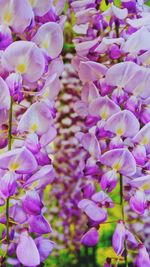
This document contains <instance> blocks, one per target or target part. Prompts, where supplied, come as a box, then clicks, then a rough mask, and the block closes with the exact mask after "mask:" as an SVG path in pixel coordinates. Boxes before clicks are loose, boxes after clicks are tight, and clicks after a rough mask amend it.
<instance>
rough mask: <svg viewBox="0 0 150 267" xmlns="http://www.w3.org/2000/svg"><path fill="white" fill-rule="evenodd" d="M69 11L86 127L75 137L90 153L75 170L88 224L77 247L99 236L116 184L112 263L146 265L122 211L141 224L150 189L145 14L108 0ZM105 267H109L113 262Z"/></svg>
mask: <svg viewBox="0 0 150 267" xmlns="http://www.w3.org/2000/svg"><path fill="white" fill-rule="evenodd" d="M71 6H72V9H73V10H74V12H75V15H76V24H75V25H74V31H75V32H76V34H77V37H76V39H75V40H74V43H75V48H76V56H75V57H74V59H73V60H72V65H73V66H74V68H75V69H76V71H77V72H78V75H79V78H80V80H81V82H82V84H83V87H82V91H81V99H80V100H79V101H77V102H76V104H75V106H74V109H75V111H76V113H77V114H78V115H80V116H81V117H82V118H83V119H84V122H85V127H86V131H84V132H78V133H77V134H76V138H77V140H78V141H79V142H80V144H81V146H82V147H83V148H84V149H85V151H86V152H87V153H86V156H85V157H82V156H81V157H82V158H81V162H82V163H81V164H80V167H81V165H82V171H83V176H86V179H87V181H89V184H87V186H86V188H84V190H83V197H84V199H82V200H81V201H80V202H79V203H78V206H79V208H80V209H81V210H82V211H83V212H84V213H85V214H86V215H87V217H88V231H87V232H86V233H85V234H84V236H83V237H82V239H81V242H82V244H84V245H86V246H95V245H96V244H97V243H98V241H99V231H98V229H99V227H100V225H101V224H103V223H105V222H106V221H107V218H108V211H109V209H112V208H113V207H114V205H115V204H116V203H115V202H114V201H113V199H112V198H111V197H110V196H109V193H111V192H116V191H115V190H116V187H118V184H119V181H120V206H121V210H122V216H121V217H120V219H119V221H118V222H117V225H116V229H115V231H114V234H113V238H112V245H113V248H114V251H115V252H116V254H117V255H116V261H115V262H114V264H116V265H117V264H118V261H119V260H121V259H122V256H124V260H125V266H128V258H129V257H128V256H131V255H130V253H129V252H130V249H136V251H137V256H136V266H137V267H142V266H150V259H149V255H148V253H147V251H146V248H145V246H144V239H143V238H142V236H141V239H142V240H141V239H139V237H138V234H135V232H134V230H133V229H132V231H131V229H129V225H128V214H127V213H125V208H126V207H124V205H125V204H126V205H129V207H130V209H131V211H132V212H135V213H136V214H138V216H140V219H141V220H142V218H143V223H144V216H145V215H147V214H148V211H149V198H148V194H149V188H150V172H149V171H150V160H149V158H150V105H149V103H150V102H149V101H150V91H149V81H150V69H149V65H150V32H149V25H150V13H149V10H148V7H147V6H145V5H144V4H143V3H140V2H138V1H137V2H136V1H134V0H132V1H128V0H127V1H124V0H123V1H121V3H120V4H119V6H116V5H115V4H114V3H113V1H105V2H104V1H98V0H97V1H96V0H83V1H72V3H71ZM99 185H100V187H101V191H98V192H96V189H98V188H99ZM134 218H136V217H134ZM138 231H139V232H140V229H139V230H138V227H137V229H136V232H138ZM108 256H109V255H108ZM133 260H134V259H133ZM105 266H111V259H108V260H107V263H106V264H105Z"/></svg>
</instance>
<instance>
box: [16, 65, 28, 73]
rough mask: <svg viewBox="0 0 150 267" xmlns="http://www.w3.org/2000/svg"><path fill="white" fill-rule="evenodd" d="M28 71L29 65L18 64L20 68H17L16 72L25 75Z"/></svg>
mask: <svg viewBox="0 0 150 267" xmlns="http://www.w3.org/2000/svg"><path fill="white" fill-rule="evenodd" d="M26 70H27V64H25V63H20V64H18V66H17V68H16V71H17V72H19V73H20V74H23V73H25V72H26Z"/></svg>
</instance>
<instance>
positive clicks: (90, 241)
mask: <svg viewBox="0 0 150 267" xmlns="http://www.w3.org/2000/svg"><path fill="white" fill-rule="evenodd" d="M98 240H99V234H98V231H97V229H96V228H94V227H92V228H91V229H90V230H89V231H88V232H86V233H85V234H84V235H83V236H82V238H81V244H83V245H85V246H87V247H93V246H95V245H96V244H97V243H98Z"/></svg>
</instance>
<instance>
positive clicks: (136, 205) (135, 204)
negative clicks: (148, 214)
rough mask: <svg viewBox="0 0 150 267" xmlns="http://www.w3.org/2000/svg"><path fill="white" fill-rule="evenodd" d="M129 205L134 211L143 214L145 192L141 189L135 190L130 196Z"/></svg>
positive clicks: (145, 205)
mask: <svg viewBox="0 0 150 267" xmlns="http://www.w3.org/2000/svg"><path fill="white" fill-rule="evenodd" d="M130 207H131V209H132V210H134V211H135V212H136V213H138V214H140V215H143V214H144V212H145V210H146V208H147V202H146V196H145V193H144V192H143V191H141V190H137V191H136V192H135V194H134V195H133V196H132V197H131V198H130Z"/></svg>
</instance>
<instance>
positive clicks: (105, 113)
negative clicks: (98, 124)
mask: <svg viewBox="0 0 150 267" xmlns="http://www.w3.org/2000/svg"><path fill="white" fill-rule="evenodd" d="M101 118H102V119H103V120H106V119H107V118H108V114H107V112H106V111H103V112H102V113H101Z"/></svg>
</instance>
